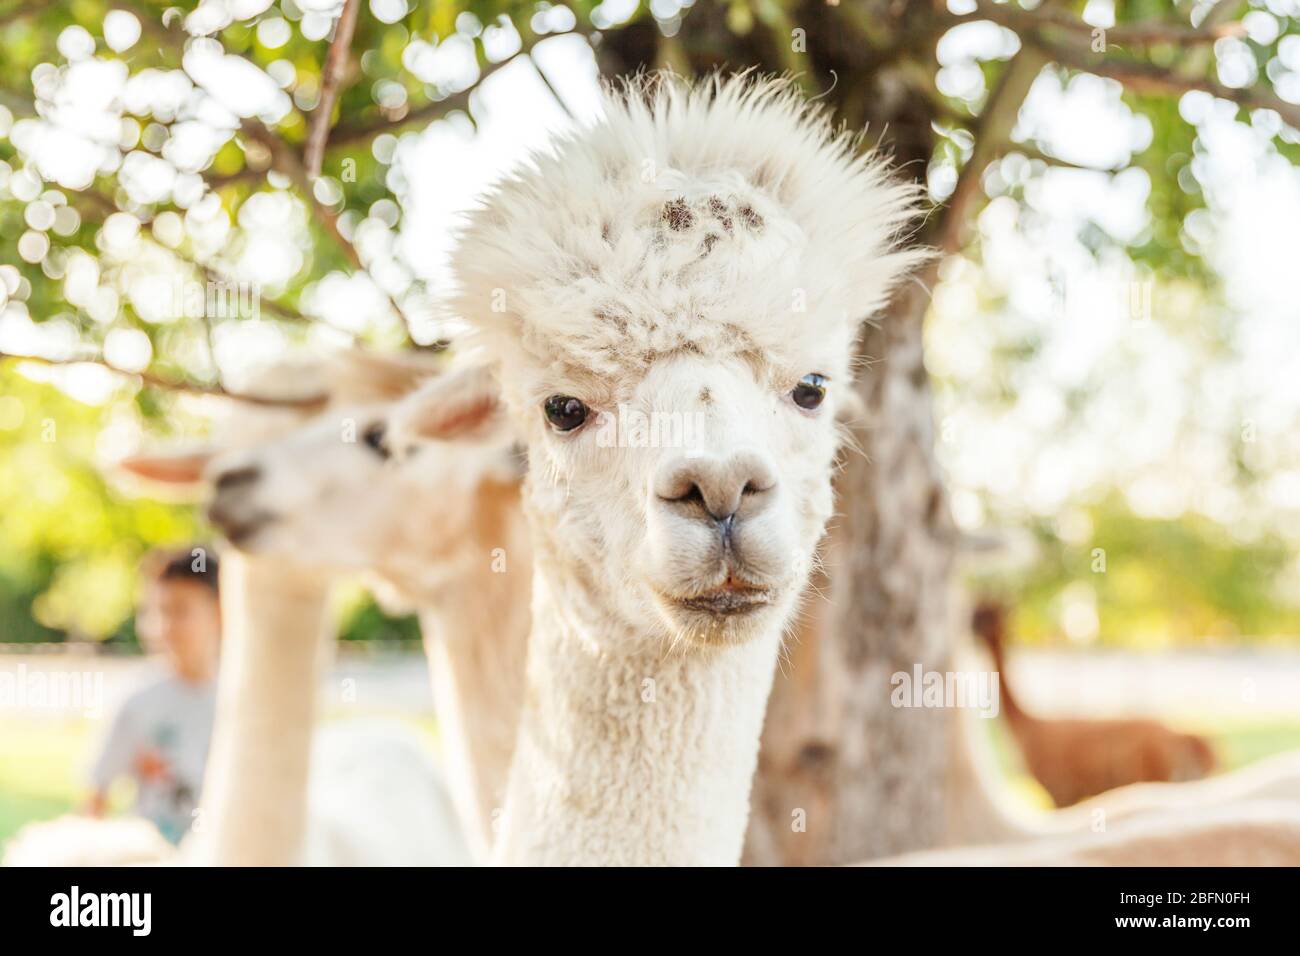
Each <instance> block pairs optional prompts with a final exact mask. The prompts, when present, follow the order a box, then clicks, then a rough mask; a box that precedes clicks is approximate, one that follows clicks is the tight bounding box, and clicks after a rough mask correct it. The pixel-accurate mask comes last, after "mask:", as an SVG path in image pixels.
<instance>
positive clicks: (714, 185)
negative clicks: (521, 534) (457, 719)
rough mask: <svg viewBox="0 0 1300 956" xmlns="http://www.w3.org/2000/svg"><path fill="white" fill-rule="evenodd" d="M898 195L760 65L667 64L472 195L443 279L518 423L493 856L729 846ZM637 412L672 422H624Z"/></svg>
mask: <svg viewBox="0 0 1300 956" xmlns="http://www.w3.org/2000/svg"><path fill="white" fill-rule="evenodd" d="M909 199H910V194H909V192H908V191H907V190H906V189H904V188H902V187H899V186H896V185H894V184H892V183H891V182H890V181H889V180H888V179H887V178H886V177H885V175H884V173H883V171H882V169H881V167H880V166H879V165H877V164H876V163H875V162H874V161H872V160H870V159H864V158H855V157H854V153H853V150H852V146H851V144H850V143H849V142H848V141H847V140H845V139H842V138H838V137H836V136H834V135H833V133H832V132H831V130H830V128H829V126H828V125H827V124H826V123H825V122H824V121H822V120H821V119H819V118H818V117H817V116H816V115H814V114H813V113H812V112H811V111H810V110H809V108H808V107H806V106H805V105H804V104H802V103H801V102H800V101H799V99H798V98H797V97H796V95H795V94H794V93H793V92H792V91H791V90H790V89H789V88H787V87H785V86H783V85H781V84H775V83H754V82H750V81H747V80H732V81H726V82H717V83H711V84H708V85H706V86H702V87H700V88H698V89H696V90H695V91H693V92H688V91H683V90H681V89H680V88H677V87H674V86H672V85H670V83H668V82H663V83H660V84H658V85H642V86H639V87H637V88H635V89H633V90H631V91H629V94H628V95H627V96H626V97H617V96H610V97H608V98H607V99H606V101H605V118H604V119H603V121H602V122H601V123H600V124H599V125H597V126H596V127H595V128H593V129H591V130H588V131H586V132H583V133H581V134H578V135H577V136H575V137H574V138H571V139H568V140H565V141H562V142H560V143H559V144H558V145H557V146H556V148H555V151H554V154H552V155H547V156H537V157H534V164H533V165H532V166H531V167H530V168H528V169H527V170H525V171H523V172H521V173H519V174H518V175H517V176H516V177H515V178H513V179H510V180H508V181H506V182H505V183H504V184H503V185H501V186H500V187H499V188H498V189H497V190H496V191H495V193H494V194H493V195H492V196H491V197H490V198H489V199H488V200H487V203H486V208H485V209H484V210H482V211H481V212H478V213H476V214H474V215H473V216H472V218H471V221H470V222H469V224H468V227H467V230H466V232H465V234H464V236H463V237H462V241H461V243H460V245H459V249H458V251H457V253H456V256H455V260H454V268H455V273H456V277H457V279H458V282H459V285H460V288H459V293H458V295H457V296H456V297H455V299H454V301H453V305H452V307H453V308H454V310H455V311H456V312H457V314H459V315H461V316H463V317H464V318H465V320H466V321H467V322H468V323H469V324H470V325H471V327H472V328H473V330H474V333H475V337H476V339H477V341H478V343H479V344H480V345H481V347H482V348H483V350H484V352H485V354H486V356H487V357H488V359H489V360H490V361H491V362H494V363H496V364H497V366H498V368H499V377H500V382H501V383H502V386H503V390H504V398H505V402H506V405H507V407H508V410H509V412H510V415H511V418H512V420H513V421H514V423H515V424H516V426H517V429H518V431H519V433H520V434H521V435H524V436H526V440H527V445H528V450H529V458H530V468H529V474H528V478H527V480H526V482H525V495H524V508H525V511H526V512H527V514H528V518H529V521H530V527H531V528H532V533H533V545H534V549H535V553H536V565H535V569H534V594H533V629H532V634H531V637H530V643H529V649H528V674H527V683H528V690H527V694H526V696H525V705H524V713H523V718H522V723H521V727H520V733H519V739H518V749H517V751H516V755H515V762H514V765H513V767H512V769H511V775H510V782H509V787H508V790H507V796H506V806H505V812H504V814H503V818H502V824H501V829H500V834H499V837H498V844H497V853H496V856H497V859H498V860H500V861H502V862H506V863H543V864H546V863H560V864H564V863H575V864H582V863H588V864H591V863H595V864H620V863H623V864H726V865H732V864H735V863H736V862H737V861H738V859H739V856H740V845H741V838H742V836H743V833H744V830H745V823H746V820H747V817H748V799H749V788H750V780H751V777H752V775H753V772H754V766H755V759H756V754H757V749H758V737H759V730H760V728H761V724H762V719H763V710H764V706H765V703H766V700H767V695H768V691H769V689H770V686H771V681H772V674H773V668H774V667H775V664H776V658H777V651H778V648H779V646H780V643H781V639H782V632H783V630H784V628H785V626H786V624H787V621H788V619H789V617H790V615H791V612H792V610H793V608H794V605H795V603H796V601H797V600H798V597H799V594H800V591H801V589H802V587H803V584H804V582H805V580H806V578H807V575H808V571H809V568H810V566H811V563H812V560H813V553H814V549H815V547H816V545H817V541H818V539H819V538H820V536H821V533H822V529H823V526H824V524H825V521H826V519H827V517H828V516H829V514H830V512H831V480H830V479H831V471H832V461H833V458H834V455H835V450H836V447H837V445H838V441H839V436H838V434H837V431H836V427H835V424H834V412H835V410H836V408H837V406H840V405H841V404H842V402H843V401H844V399H843V397H842V396H844V394H845V392H846V390H847V389H848V385H849V380H850V374H851V372H850V356H851V355H852V351H853V341H854V337H855V334H856V330H857V328H858V324H859V321H860V320H861V319H862V318H863V317H864V316H865V315H868V314H870V313H871V312H873V311H874V310H875V309H876V308H877V307H878V306H879V305H880V304H881V303H882V302H883V301H884V299H885V297H886V295H887V294H888V291H889V288H890V286H891V285H892V284H893V283H894V282H895V281H896V280H897V279H898V277H899V276H900V275H901V274H902V272H903V271H904V269H905V268H906V266H907V265H908V264H909V262H910V258H909V256H908V255H906V254H902V253H899V252H897V251H895V250H894V249H893V239H894V237H895V235H896V234H897V232H898V231H899V230H900V229H901V228H902V226H903V225H904V223H905V221H906V218H907V216H908V214H909ZM643 421H644V422H649V423H650V425H651V427H652V428H653V427H654V423H655V422H663V421H668V422H669V423H674V422H675V423H677V424H678V425H679V428H678V433H679V434H684V433H686V432H687V431H688V430H689V432H690V434H691V436H692V440H691V441H689V442H678V443H674V442H671V441H669V442H667V444H668V445H669V446H670V447H655V446H656V445H660V444H662V443H661V442H656V441H653V440H651V441H645V440H638V439H637V438H635V437H629V436H632V432H633V430H635V429H636V428H637V423H638V422H643ZM620 426H628V427H627V428H625V427H620ZM686 444H688V445H689V447H682V446H683V445H686ZM674 445H675V447H673V446H674Z"/></svg>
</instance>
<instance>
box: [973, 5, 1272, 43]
mask: <svg viewBox="0 0 1300 956" xmlns="http://www.w3.org/2000/svg"><path fill="white" fill-rule="evenodd" d="M954 19H956V20H958V21H966V20H992V21H993V22H994V23H997V24H1000V25H1002V26H1004V27H1007V28H1008V29H1011V30H1014V31H1015V32H1016V33H1019V34H1025V33H1032V34H1041V33H1042V32H1043V31H1044V30H1056V31H1060V32H1061V33H1064V34H1067V35H1070V36H1072V37H1073V38H1074V39H1075V40H1077V41H1083V42H1091V39H1092V37H1093V33H1094V31H1101V36H1103V37H1104V38H1105V42H1106V45H1107V46H1155V45H1157V44H1161V43H1171V44H1174V45H1177V46H1197V45H1204V44H1212V43H1214V42H1215V41H1216V40H1221V39H1223V38H1224V37H1234V36H1244V35H1245V33H1246V28H1245V27H1244V26H1243V25H1242V24H1241V23H1239V22H1232V23H1211V24H1209V25H1204V24H1203V25H1202V26H1200V27H1193V26H1189V25H1186V24H1182V23H1170V22H1168V21H1165V20H1151V21H1146V22H1142V23H1125V24H1119V25H1117V26H1113V27H1095V26H1093V25H1092V24H1091V23H1086V22H1084V21H1083V20H1080V19H1078V18H1077V17H1075V16H1073V15H1072V14H1069V13H1064V12H1060V11H1056V10H1049V9H1044V8H1043V7H1039V8H1038V9H1036V10H1026V9H1024V8H1023V7H1018V6H1015V5H1013V4H1011V3H991V2H990V0H979V2H978V3H977V4H976V7H975V10H974V11H972V12H971V13H966V14H961V15H958V16H956V17H954Z"/></svg>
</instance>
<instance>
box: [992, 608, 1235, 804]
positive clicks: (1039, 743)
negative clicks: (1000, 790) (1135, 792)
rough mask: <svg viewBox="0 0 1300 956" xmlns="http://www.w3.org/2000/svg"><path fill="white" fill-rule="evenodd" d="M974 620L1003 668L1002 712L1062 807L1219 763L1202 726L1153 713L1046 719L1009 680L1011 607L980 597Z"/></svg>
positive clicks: (1191, 775)
mask: <svg viewBox="0 0 1300 956" xmlns="http://www.w3.org/2000/svg"><path fill="white" fill-rule="evenodd" d="M971 628H972V630H974V632H975V634H976V635H977V636H978V637H979V638H980V639H981V640H983V641H984V643H985V644H986V645H987V646H988V649H989V652H990V653H991V654H992V655H993V661H994V666H995V668H996V670H997V671H998V672H999V674H1000V675H1001V679H1000V684H1001V703H1002V712H1003V714H1004V715H1005V716H1006V718H1007V723H1008V724H1009V725H1010V727H1011V733H1012V735H1013V736H1014V737H1015V738H1016V741H1017V743H1019V744H1020V750H1021V753H1022V754H1023V755H1024V759H1025V764H1026V766H1028V768H1029V772H1030V773H1032V774H1033V775H1034V777H1035V779H1037V780H1038V782H1039V783H1041V784H1042V785H1043V787H1044V788H1045V789H1046V790H1047V792H1048V794H1050V795H1051V797H1052V800H1053V801H1054V802H1055V803H1056V805H1057V806H1058V807H1066V806H1069V805H1070V804H1073V803H1078V802H1079V801H1080V800H1084V799H1087V798H1088V797H1091V796H1095V795H1097V794H1099V793H1102V792H1104V791H1106V790H1113V789H1115V788H1116V787H1122V786H1125V785H1126V784H1130V783H1142V782H1161V783H1163V782H1172V781H1180V780H1198V779H1200V778H1201V777H1204V776H1206V775H1207V774H1209V773H1210V771H1211V770H1213V769H1214V765H1215V759H1214V751H1213V750H1211V749H1210V745H1209V743H1208V742H1207V741H1206V740H1205V739H1204V738H1203V737H1198V736H1196V735H1195V734H1184V733H1179V732H1178V731H1175V730H1170V729H1169V728H1168V727H1166V726H1165V725H1164V724H1161V723H1159V722H1157V721H1154V720H1045V719H1043V718H1041V717H1035V716H1033V715H1032V714H1028V713H1026V712H1025V711H1024V709H1022V708H1021V707H1020V704H1019V703H1018V702H1017V700H1016V697H1015V694H1014V693H1013V692H1012V690H1011V684H1010V682H1009V681H1008V680H1007V669H1006V660H1005V655H1004V645H1005V642H1006V632H1007V613H1006V609H1005V608H1003V607H1002V606H1001V605H999V604H997V603H994V602H992V601H984V602H981V603H980V604H979V605H978V606H977V607H976V609H975V613H974V614H973V615H972V618H971Z"/></svg>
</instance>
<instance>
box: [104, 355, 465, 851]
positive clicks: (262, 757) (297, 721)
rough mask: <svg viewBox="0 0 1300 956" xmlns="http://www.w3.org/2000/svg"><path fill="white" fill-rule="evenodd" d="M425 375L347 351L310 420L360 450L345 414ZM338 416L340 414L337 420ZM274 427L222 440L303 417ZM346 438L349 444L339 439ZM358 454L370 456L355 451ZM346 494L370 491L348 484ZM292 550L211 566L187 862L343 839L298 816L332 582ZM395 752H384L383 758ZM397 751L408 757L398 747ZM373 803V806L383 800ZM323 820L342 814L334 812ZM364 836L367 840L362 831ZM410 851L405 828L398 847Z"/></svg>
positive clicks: (254, 419)
mask: <svg viewBox="0 0 1300 956" xmlns="http://www.w3.org/2000/svg"><path fill="white" fill-rule="evenodd" d="M431 371H432V367H431V366H430V365H429V364H428V363H427V362H423V361H420V360H417V359H398V358H394V359H380V358H378V357H374V356H367V355H365V354H364V353H350V354H348V355H346V356H343V357H342V358H341V359H340V360H339V361H336V362H332V363H330V364H329V367H328V369H327V370H326V374H324V375H322V376H321V378H322V379H323V381H321V382H318V388H319V387H322V386H323V388H324V394H326V395H327V396H328V397H329V399H330V400H331V402H332V404H331V406H330V409H328V410H327V411H326V412H321V413H319V414H318V416H317V417H318V418H319V417H320V416H321V415H326V414H331V415H333V419H334V421H335V422H337V423H339V424H338V425H337V426H336V425H331V426H330V427H332V428H336V431H335V433H334V437H335V444H336V445H344V444H351V445H353V446H360V447H363V448H368V447H369V446H368V445H367V444H366V437H365V434H364V427H365V426H364V425H361V426H358V423H357V420H356V419H354V418H348V417H347V415H348V414H351V413H353V412H356V413H361V412H364V411H365V410H366V409H367V408H368V407H369V405H367V404H364V403H366V402H369V404H370V405H373V404H374V403H376V402H380V401H384V400H388V399H390V398H392V397H393V396H395V395H400V394H401V393H403V392H404V391H407V390H409V389H410V388H411V387H412V385H413V384H414V383H415V382H417V381H419V380H420V379H422V378H424V377H427V376H428V375H429V374H430V373H431ZM300 372H301V370H300ZM269 377H270V378H272V379H274V378H276V377H277V375H276V374H275V373H272V375H271V376H269ZM303 378H310V375H309V374H307V373H301V374H296V375H294V376H292V377H291V380H292V381H294V382H295V383H301V381H302V380H303ZM262 392H263V393H264V392H265V389H262ZM358 402H360V403H363V404H357V403H358ZM340 403H341V404H340ZM340 407H342V408H343V409H345V410H346V411H345V412H344V413H343V414H342V415H341V416H340V415H339V409H340ZM278 418H279V420H278V421H276V422H274V423H273V424H271V425H267V424H266V422H265V419H266V416H265V415H264V414H263V413H261V412H260V411H259V412H258V413H257V414H256V415H252V416H250V415H248V414H247V413H245V414H244V415H241V416H237V421H238V423H239V427H237V428H232V427H230V426H228V427H227V429H226V432H227V433H228V434H232V433H241V432H242V433H246V434H254V435H258V436H262V437H264V436H265V435H266V434H268V433H275V432H282V431H283V430H284V429H285V428H286V427H288V426H289V425H291V424H293V423H294V422H297V421H301V420H302V418H303V416H302V415H301V414H299V415H296V416H291V417H290V418H289V419H288V421H286V420H284V416H278ZM358 427H360V428H361V430H362V433H361V434H357V435H355V436H353V435H350V433H349V429H351V431H353V432H355V431H356V430H357V428H358ZM349 438H352V440H351V441H350V442H349V441H348V439H349ZM234 441H235V442H236V443H238V441H239V440H238V439H235V440H234ZM365 454H374V451H373V449H371V450H367V451H366V452H365ZM208 457H209V456H208V455H204V454H188V455H184V456H162V457H157V456H155V457H142V458H137V459H134V460H132V461H131V462H129V463H128V466H129V467H130V469H131V470H134V471H135V472H136V473H138V474H141V475H144V476H146V477H151V478H155V479H158V480H165V481H171V482H191V481H194V480H195V479H196V478H197V477H198V472H199V471H200V470H201V469H202V467H203V466H204V464H205V463H206V460H207V458H208ZM182 466H184V467H182ZM187 469H188V471H187ZM325 473H326V474H327V475H328V472H327V471H326V472H325ZM232 474H233V473H232V472H231V471H229V470H226V471H223V472H222V476H221V479H219V480H218V489H217V491H218V500H217V501H215V502H214V511H215V513H214V515H213V517H214V519H216V520H217V521H218V523H221V524H223V525H224V526H225V527H226V530H227V532H228V534H229V536H230V537H231V538H232V541H234V543H236V545H239V546H242V544H243V543H244V541H243V539H245V538H247V537H248V536H250V535H251V534H253V533H254V532H255V531H256V530H258V527H257V526H258V525H259V523H261V517H260V516H257V515H253V516H250V515H243V516H239V515H234V516H233V517H232V516H230V515H226V516H224V517H223V515H222V514H221V502H222V501H223V500H225V499H222V498H221V493H222V490H223V482H222V479H224V490H225V491H226V492H227V493H228V492H229V491H230V490H231V489H234V488H237V487H241V486H242V485H243V484H245V481H244V478H246V476H241V475H238V474H235V475H234V477H233V480H232ZM358 490H365V491H373V490H374V489H371V488H365V487H364V486H360V485H359V486H358ZM339 504H340V507H342V506H344V505H346V503H345V502H340V503H339ZM364 504H365V499H364V497H363V498H362V499H361V500H360V501H357V502H354V503H353V507H352V508H350V509H349V510H348V512H347V513H348V514H349V515H351V516H352V517H353V518H354V519H357V518H359V519H364V517H365V515H366V508H365V507H364ZM255 519H256V520H255ZM340 523H341V522H340ZM352 528H353V526H351V525H349V526H347V527H346V528H343V529H338V530H340V533H346V532H347V531H348V530H352ZM299 544H300V549H299V550H297V551H295V552H294V553H293V554H290V555H283V554H279V555H276V557H275V559H274V560H264V559H260V558H250V557H236V556H233V555H232V556H230V557H228V559H227V561H226V562H225V565H224V567H223V572H222V578H223V581H222V606H223V619H224V630H225V639H224V647H223V654H222V665H221V672H222V677H221V682H220V690H219V699H218V708H217V721H216V726H215V728H214V733H213V743H212V752H211V755H210V758H209V765H208V773H207V783H206V784H205V793H204V797H203V801H202V811H201V812H202V823H203V825H202V828H201V829H200V830H198V831H197V832H196V834H195V835H194V838H193V848H192V850H191V852H190V858H191V859H192V860H194V861H196V862H211V863H217V864H231V863H237V864H266V865H277V864H278V865H285V864H291V863H294V862H297V861H300V860H303V859H315V860H321V859H328V858H329V854H328V852H325V851H322V849H321V846H322V843H326V844H331V845H343V844H346V843H348V842H349V841H348V835H347V833H345V832H341V831H340V832H337V833H330V832H325V831H322V829H321V828H320V827H319V826H318V825H317V823H318V822H319V821H316V820H314V819H313V818H312V817H311V815H310V814H309V812H308V809H309V808H308V767H309V759H308V757H309V753H310V752H311V748H310V744H309V742H310V740H311V733H312V727H313V724H314V718H315V712H316V702H315V688H316V681H317V677H318V674H319V671H320V667H321V665H322V660H323V653H324V649H325V648H326V647H327V646H328V645H327V640H328V613H327V610H328V595H329V588H330V584H331V581H332V577H331V575H330V573H329V571H328V569H327V568H324V567H322V566H321V565H320V564H319V563H316V562H314V561H313V560H311V559H312V556H313V555H314V550H313V542H312V541H311V540H310V539H308V540H304V541H300V542H299ZM304 557H305V558H306V560H304ZM371 749H372V750H375V748H374V747H372V748H371ZM397 750H398V748H390V750H389V752H390V753H396V752H397ZM380 752H382V750H381V751H380ZM406 752H407V753H408V754H413V753H414V752H413V751H411V750H410V748H407V751H406ZM366 759H373V758H372V757H370V756H368V757H367V758H366ZM426 762H427V761H426ZM432 773H435V771H429V772H426V773H425V778H426V779H431V774H432ZM372 776H373V775H372ZM316 789H318V790H319V788H316ZM377 795H378V796H379V798H380V801H381V803H380V805H382V800H383V797H384V794H383V791H382V790H380V791H378V794H377ZM318 802H319V801H318ZM356 809H357V815H358V818H361V817H362V816H364V815H374V816H377V817H378V818H381V819H391V820H392V821H393V822H392V824H391V825H392V826H395V827H400V826H401V825H402V823H401V822H400V814H399V815H393V814H384V813H379V812H377V807H375V806H371V807H365V806H364V805H358V807H357V808H356ZM334 819H335V820H336V821H337V820H341V819H342V817H340V816H339V815H338V814H337V813H336V814H334ZM412 825H414V821H413V822H412ZM370 830H371V832H374V827H373V825H372V826H371V827H370ZM353 842H354V843H355V841H353ZM399 843H400V837H398V838H397V839H396V840H394V841H390V845H398V844H399ZM420 844H421V841H420V839H418V836H417V835H416V834H415V833H414V831H413V832H412V834H411V838H410V839H409V840H408V841H407V846H408V847H414V846H418V845H420ZM442 857H443V858H444V859H443V861H444V862H452V863H460V862H466V861H467V860H468V859H469V857H468V856H467V854H466V853H465V852H464V849H463V843H461V842H460V840H459V837H458V838H457V841H455V842H453V843H450V844H448V845H447V846H446V847H445V853H443V854H442ZM369 860H370V862H372V863H385V862H402V861H405V862H410V858H409V857H403V858H402V859H401V860H388V859H385V858H381V857H380V856H372V857H370V858H369ZM438 861H439V860H438V859H437V858H436V857H435V858H429V859H427V862H438Z"/></svg>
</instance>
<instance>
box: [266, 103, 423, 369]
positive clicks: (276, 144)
mask: <svg viewBox="0 0 1300 956" xmlns="http://www.w3.org/2000/svg"><path fill="white" fill-rule="evenodd" d="M240 130H241V132H242V133H243V135H245V136H246V137H248V138H249V139H252V140H254V141H256V142H258V143H260V144H261V145H262V146H264V147H265V148H266V149H267V150H268V151H269V152H270V154H271V168H272V169H274V170H276V171H277V172H280V173H283V174H284V175H285V176H288V177H289V179H290V181H291V182H292V183H293V184H294V185H295V186H297V187H298V191H299V192H301V193H302V194H303V197H304V198H305V199H306V200H307V203H308V205H309V206H310V208H311V210H312V213H313V215H314V216H315V217H316V220H317V222H319V223H320V224H321V226H322V227H323V228H324V230H325V231H326V232H327V233H328V234H329V236H330V238H331V239H333V240H334V243H335V245H337V246H338V248H339V250H340V251H341V252H342V253H343V255H344V256H345V257H346V258H347V260H348V262H349V263H351V264H352V267H353V268H354V269H355V270H356V271H358V272H362V273H365V274H366V275H369V274H370V272H369V270H368V269H367V268H366V265H365V263H364V262H362V260H361V253H360V252H358V251H357V247H356V246H355V245H354V244H353V243H352V241H351V240H350V239H348V237H347V236H345V235H343V230H342V229H341V228H340V227H339V217H338V216H337V215H335V213H334V210H332V209H330V208H329V207H328V206H326V205H325V204H324V203H323V202H321V201H320V199H318V198H317V196H316V190H315V188H314V183H313V181H312V178H311V177H310V176H309V175H308V174H307V169H306V167H305V166H303V164H302V160H301V159H299V157H298V153H297V151H296V150H294V149H293V148H292V147H291V146H289V145H288V144H287V143H286V142H285V141H284V140H282V139H281V138H280V137H279V136H277V135H276V134H275V133H273V132H272V131H271V130H269V129H267V128H266V127H265V126H263V125H262V124H261V123H260V122H258V121H257V120H244V121H243V122H242V123H241V125H240ZM370 281H372V282H374V283H375V287H376V288H377V289H379V291H380V292H382V293H383V294H384V297H385V298H386V299H388V304H389V305H391V306H392V308H393V311H394V312H396V313H397V317H398V318H399V319H400V320H401V322H402V325H403V326H404V327H405V329H406V337H407V340H408V341H409V342H410V343H411V344H414V343H415V335H414V333H413V332H412V329H411V320H410V319H409V318H408V317H407V315H406V312H405V311H404V310H403V309H402V307H401V305H399V304H398V302H397V300H396V299H395V298H394V297H393V296H392V294H391V293H389V292H388V290H387V289H385V288H383V286H381V285H380V284H379V283H378V282H377V281H375V279H374V277H373V276H371V280H370Z"/></svg>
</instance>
